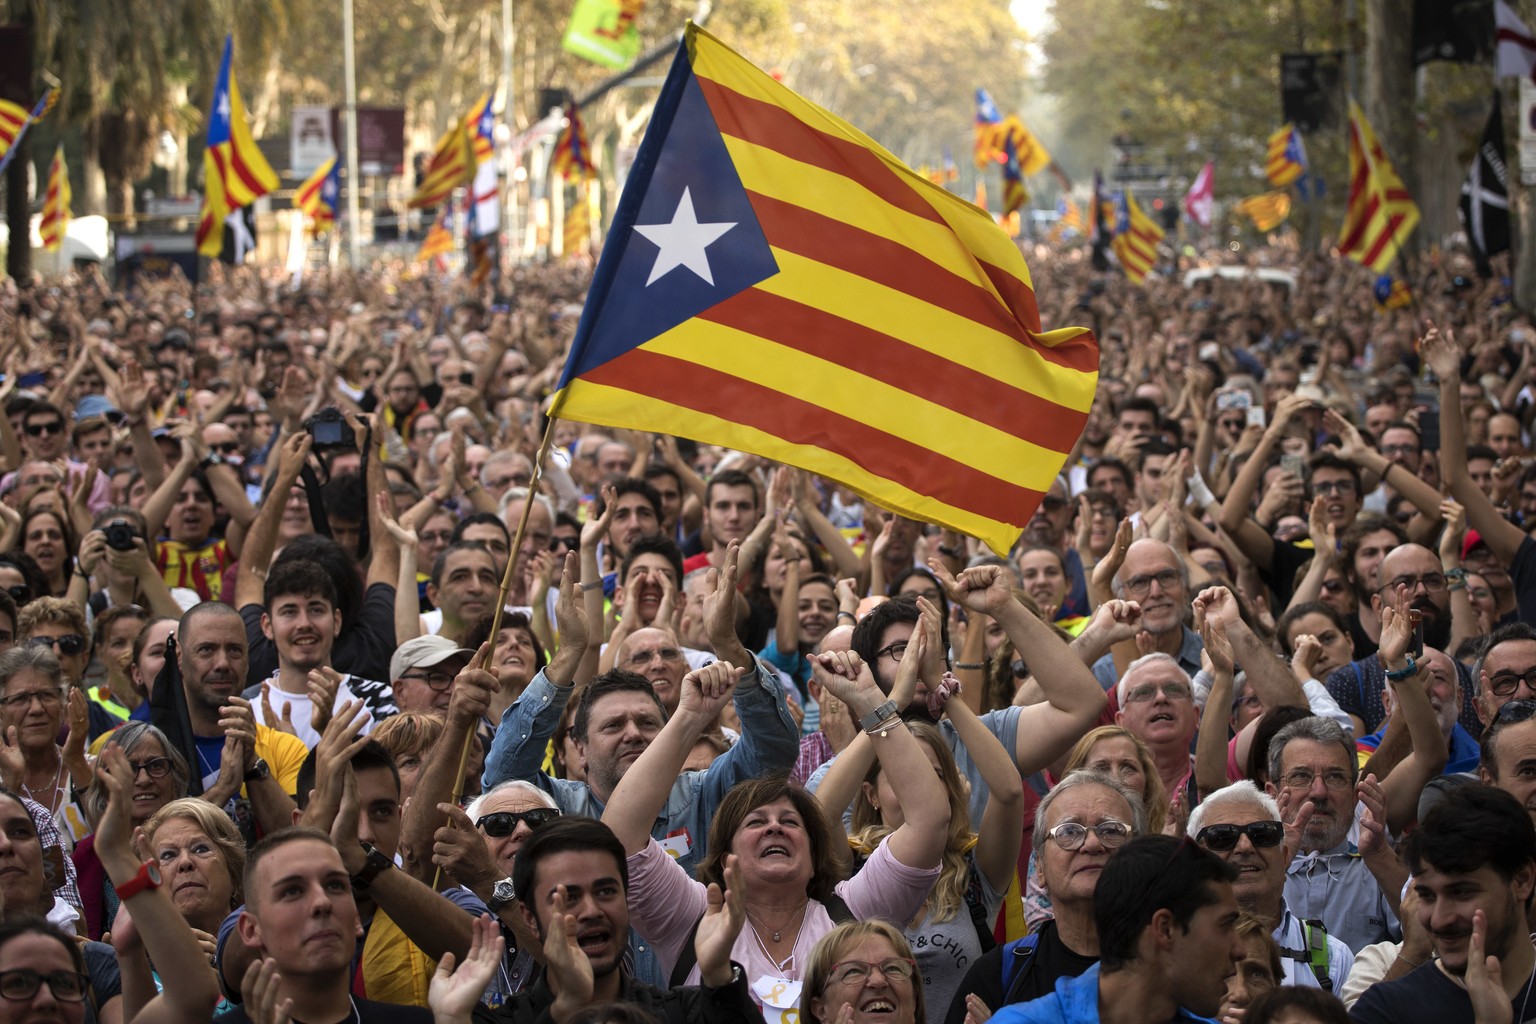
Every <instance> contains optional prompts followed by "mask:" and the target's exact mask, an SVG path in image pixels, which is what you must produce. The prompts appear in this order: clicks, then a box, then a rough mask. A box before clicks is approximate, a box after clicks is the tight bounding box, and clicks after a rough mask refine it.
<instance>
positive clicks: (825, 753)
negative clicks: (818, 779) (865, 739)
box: [789, 729, 835, 786]
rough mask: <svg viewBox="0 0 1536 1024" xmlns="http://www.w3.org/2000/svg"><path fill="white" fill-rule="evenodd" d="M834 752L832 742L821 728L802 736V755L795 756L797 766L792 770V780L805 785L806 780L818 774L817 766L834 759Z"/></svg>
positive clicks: (790, 774) (790, 775)
mask: <svg viewBox="0 0 1536 1024" xmlns="http://www.w3.org/2000/svg"><path fill="white" fill-rule="evenodd" d="M834 753H835V751H834V750H833V749H832V742H831V741H830V740H828V739H827V734H826V733H824V732H822V731H821V730H820V729H817V730H816V731H815V732H813V733H810V734H809V735H806V736H802V737H800V756H799V757H797V758H795V767H794V768H793V769H791V770H790V773H789V778H790V781H791V782H798V783H800V785H802V786H803V785H805V783H806V780H808V779H809V778H810V777H811V776H812V775H815V774H816V769H817V768H820V767H821V766H822V765H824V764H826V763H827V762H828V761H830V760H832V755H833V754H834Z"/></svg>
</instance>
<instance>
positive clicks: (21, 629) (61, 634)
mask: <svg viewBox="0 0 1536 1024" xmlns="http://www.w3.org/2000/svg"><path fill="white" fill-rule="evenodd" d="M16 642H17V644H19V645H23V646H29V647H43V648H47V649H48V650H51V651H52V652H53V653H54V656H55V657H57V658H58V660H59V667H60V669H61V670H62V672H63V678H64V684H65V687H66V688H67V689H68V690H71V691H72V690H75V689H76V688H78V687H80V686H82V685H83V680H84V678H85V668H86V666H87V665H89V664H90V663H91V634H90V630H89V629H87V628H86V622H85V613H84V612H83V611H81V609H80V606H79V605H77V604H75V603H74V602H73V601H69V600H66V599H65V598H62V597H40V598H38V599H37V600H35V601H33V602H32V603H31V604H28V605H27V606H26V607H25V608H23V609H22V610H21V612H20V613H18V614H17V616H16ZM81 693H82V695H83V694H84V691H83V690H82V691H81ZM84 707H85V713H86V735H87V737H88V738H89V739H91V740H95V739H96V738H97V737H98V736H100V735H101V734H102V733H105V732H108V731H110V730H112V729H115V728H117V727H118V726H119V725H122V724H123V721H124V719H126V718H127V717H128V712H127V709H126V708H124V707H122V706H121V705H116V709H115V711H114V710H113V709H110V708H108V707H105V706H103V705H102V704H100V703H98V702H96V701H93V700H88V701H86V702H85V704H84ZM72 767H75V768H78V767H79V765H73V766H72ZM77 781H78V783H79V785H80V788H81V789H84V788H85V787H86V786H88V785H90V779H89V778H88V777H82V778H80V779H78V780H77Z"/></svg>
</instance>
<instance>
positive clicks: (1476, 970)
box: [1462, 910, 1515, 1024]
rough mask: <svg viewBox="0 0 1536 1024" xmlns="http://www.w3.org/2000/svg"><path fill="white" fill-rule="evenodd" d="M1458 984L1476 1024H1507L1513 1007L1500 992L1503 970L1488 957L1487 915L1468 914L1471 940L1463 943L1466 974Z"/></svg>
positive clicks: (1477, 911)
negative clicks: (1464, 990)
mask: <svg viewBox="0 0 1536 1024" xmlns="http://www.w3.org/2000/svg"><path fill="white" fill-rule="evenodd" d="M1462 980H1463V981H1464V982H1465V983H1466V986H1467V995H1468V997H1470V998H1471V1000H1472V1015H1473V1020H1475V1021H1476V1022H1477V1024H1510V1021H1511V1020H1513V1018H1514V1010H1515V1008H1514V1006H1513V1004H1511V1003H1510V1001H1509V993H1507V992H1505V991H1504V969H1503V967H1502V965H1500V963H1499V958H1498V957H1496V956H1489V955H1488V911H1486V910H1474V911H1472V937H1471V939H1470V940H1469V941H1468V942H1467V970H1466V974H1465V976H1464V977H1463V978H1462Z"/></svg>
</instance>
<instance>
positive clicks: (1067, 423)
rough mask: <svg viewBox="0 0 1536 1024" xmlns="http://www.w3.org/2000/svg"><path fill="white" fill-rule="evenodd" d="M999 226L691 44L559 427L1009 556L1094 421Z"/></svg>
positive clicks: (613, 245) (1071, 363)
mask: <svg viewBox="0 0 1536 1024" xmlns="http://www.w3.org/2000/svg"><path fill="white" fill-rule="evenodd" d="M1098 358H1099V354H1098V345H1097V343H1096V342H1095V341H1094V339H1093V335H1092V334H1090V333H1089V332H1088V331H1087V330H1085V329H1083V328H1080V327H1068V328H1063V329H1061V330H1056V331H1051V332H1049V333H1043V332H1042V331H1041V324H1040V312H1039V307H1038V306H1037V304H1036V300H1035V294H1034V289H1033V285H1032V283H1031V280H1030V275H1029V269H1028V268H1027V267H1026V266H1025V264H1024V259H1023V255H1022V254H1021V253H1020V251H1019V248H1018V246H1017V245H1015V244H1014V243H1013V242H1012V241H1010V240H1009V239H1008V237H1007V236H1006V235H1004V234H1003V233H1002V232H1001V231H1000V230H998V228H997V225H996V224H994V223H993V222H992V219H991V217H989V216H988V215H986V214H985V213H984V212H983V211H981V210H978V209H977V208H976V207H974V206H972V205H971V204H970V203H967V202H965V201H964V200H962V199H960V198H959V197H957V196H954V195H952V194H951V193H949V192H947V191H945V190H944V189H942V188H940V187H938V186H936V185H934V184H933V183H932V182H929V181H925V180H924V179H923V178H922V177H921V176H920V175H918V174H917V173H916V172H915V171H912V170H910V169H908V168H907V167H905V166H904V165H902V164H901V162H900V161H898V160H897V159H896V158H895V157H894V156H892V155H891V154H890V153H889V152H887V151H886V150H885V149H883V148H881V147H880V145H879V144H878V143H876V142H875V141H874V140H872V139H870V138H869V137H868V136H866V135H865V134H863V133H862V132H860V131H859V130H858V129H856V128H854V127H853V126H852V125H850V124H848V123H847V122H845V121H843V120H841V119H840V118H837V117H835V116H834V115H832V114H830V113H828V112H827V111H825V110H823V109H821V108H819V107H816V106H813V105H812V104H810V103H808V102H806V101H805V100H803V99H801V98H800V97H799V96H797V95H795V94H794V93H793V92H791V91H790V90H788V89H787V88H785V87H784V86H782V85H781V84H779V83H778V82H776V81H774V80H773V78H771V77H770V76H768V75H766V74H764V73H763V72H762V71H760V70H758V69H757V68H755V67H753V66H752V65H751V64H750V63H748V62H747V61H746V60H744V59H743V58H742V57H740V56H739V55H737V54H736V53H734V52H732V51H731V50H730V49H728V48H727V47H726V46H725V45H724V44H722V43H720V42H719V41H718V40H716V39H715V38H714V37H713V36H711V35H709V34H708V33H707V32H705V31H703V30H702V29H700V28H698V27H697V26H695V25H689V26H688V29H687V31H686V32H685V34H684V39H683V43H682V46H681V47H680V49H679V52H678V56H677V60H676V61H675V63H674V64H673V66H672V70H671V72H670V74H669V75H668V77H667V81H666V84H665V85H664V86H663V87H662V91H661V95H660V97H659V99H658V100H657V103H656V109H655V112H654V113H653V115H652V119H651V125H650V128H649V129H648V130H647V133H646V137H645V140H644V141H643V142H642V144H641V146H640V151H639V153H638V155H637V157H636V159H635V163H634V170H633V171H632V172H631V175H630V177H629V179H628V181H627V183H626V185H625V191H624V195H623V198H622V199H621V200H620V202H619V206H618V209H617V211H616V213H615V216H614V222H613V225H612V226H611V228H610V229H609V232H608V235H607V241H606V244H605V245H604V247H603V255H602V258H601V260H600V261H599V264H598V267H597V270H596V274H595V276H594V280H593V284H592V288H591V292H590V295H589V299H588V302H587V303H586V309H585V312H584V314H583V316H582V320H581V324H580V327H579V328H578V330H577V335H576V338H575V341H574V343H573V345H572V350H571V356H570V360H569V362H568V363H567V364H566V367H565V372H564V374H563V376H562V379H561V381H560V390H559V392H558V394H557V395H556V397H555V400H554V403H553V407H552V408H551V410H550V415H551V416H560V417H563V418H566V419H573V420H577V421H581V422H588V423H599V424H606V425H613V426H627V427H632V428H636V429H642V430H654V431H663V432H666V433H670V434H675V435H679V436H682V437H690V438H695V439H697V440H700V441H706V442H709V443H713V444H721V445H727V446H729V447H732V448H736V449H739V450H742V451H749V452H754V453H757V454H759V455H763V456H765V457H767V458H771V459H775V460H778V461H781V462H785V463H788V464H790V465H794V466H798V467H800V468H803V469H807V470H810V471H812V472H815V473H819V474H821V475H823V476H827V477H829V478H831V479H834V480H838V481H840V482H842V483H844V484H845V485H847V486H849V487H851V488H853V489H854V490H855V491H857V492H859V493H860V494H862V495H864V496H865V497H867V498H869V499H870V500H872V501H875V502H877V503H879V504H880V505H882V506H884V507H887V508H891V509H894V510H896V511H898V512H900V513H901V514H903V515H907V516H910V517H912V518H915V519H919V520H924V521H927V522H933V523H939V524H942V525H945V526H948V527H951V528H953V529H956V530H959V531H961V532H964V533H968V534H971V535H973V536H976V537H979V538H981V539H983V540H985V541H986V542H987V544H989V545H990V546H991V547H992V548H993V549H994V550H997V551H1006V550H1008V549H1009V547H1011V545H1012V544H1013V542H1014V541H1015V540H1016V539H1017V538H1018V536H1019V533H1020V531H1021V530H1022V528H1023V526H1024V524H1025V523H1027V522H1028V520H1029V516H1030V514H1031V513H1032V511H1033V510H1034V508H1035V507H1036V506H1037V505H1038V504H1039V502H1040V499H1041V498H1042V496H1043V495H1044V492H1045V490H1046V489H1047V488H1048V487H1049V486H1050V484H1051V482H1052V481H1053V480H1054V479H1055V477H1056V474H1057V473H1058V472H1059V471H1060V469H1061V465H1062V462H1063V461H1064V460H1065V458H1066V455H1067V453H1068V452H1069V451H1070V450H1071V448H1072V446H1073V444H1074V443H1075V442H1076V440H1077V436H1078V434H1079V433H1080V432H1081V430H1082V428H1083V425H1084V423H1085V422H1086V420H1087V414H1088V409H1089V407H1090V405H1091V404H1092V402H1093V395H1094V390H1095V387H1096V386H1097V382H1098Z"/></svg>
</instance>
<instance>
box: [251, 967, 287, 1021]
mask: <svg viewBox="0 0 1536 1024" xmlns="http://www.w3.org/2000/svg"><path fill="white" fill-rule="evenodd" d="M282 984H283V977H282V975H280V974H278V973H277V961H276V960H273V959H272V958H271V957H265V958H263V959H259V960H257V961H255V962H254V963H252V964H251V966H249V967H247V968H246V969H245V977H244V978H242V979H241V980H240V997H241V1000H242V1002H243V1004H244V1008H245V1014H246V1016H247V1017H249V1018H250V1019H251V1024H292V1021H293V1000H292V999H280V998H279V997H278V993H279V991H280V989H281V986H282Z"/></svg>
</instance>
